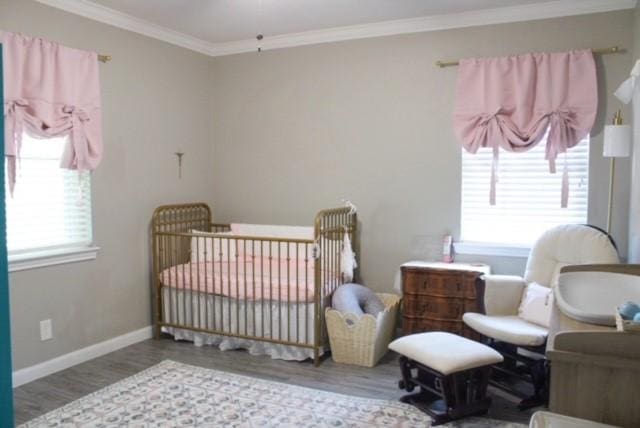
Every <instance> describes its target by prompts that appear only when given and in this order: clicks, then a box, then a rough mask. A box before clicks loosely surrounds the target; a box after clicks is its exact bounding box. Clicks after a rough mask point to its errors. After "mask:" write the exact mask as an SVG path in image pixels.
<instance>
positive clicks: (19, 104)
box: [4, 99, 29, 196]
mask: <svg viewBox="0 0 640 428" xmlns="http://www.w3.org/2000/svg"><path fill="white" fill-rule="evenodd" d="M28 106H29V102H28V101H27V100H24V99H15V100H9V101H6V102H5V103H4V117H5V136H4V151H5V157H6V158H7V178H8V181H9V194H11V195H12V196H13V190H14V188H15V184H16V170H17V168H16V165H17V162H18V161H19V157H20V150H21V148H22V133H23V131H24V117H25V110H26V108H27V107H28Z"/></svg>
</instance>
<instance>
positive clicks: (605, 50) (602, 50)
mask: <svg viewBox="0 0 640 428" xmlns="http://www.w3.org/2000/svg"><path fill="white" fill-rule="evenodd" d="M623 51H624V49H621V48H620V47H619V46H613V47H610V48H600V49H591V52H593V53H594V54H603V55H604V54H612V53H620V52H623ZM459 64H460V62H459V61H436V66H438V67H440V68H444V67H454V66H456V65H459Z"/></svg>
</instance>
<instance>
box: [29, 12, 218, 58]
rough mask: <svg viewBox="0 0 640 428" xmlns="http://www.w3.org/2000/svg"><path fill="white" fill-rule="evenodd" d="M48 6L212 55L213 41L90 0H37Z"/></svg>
mask: <svg viewBox="0 0 640 428" xmlns="http://www.w3.org/2000/svg"><path fill="white" fill-rule="evenodd" d="M36 1H37V2H38V3H42V4H44V5H47V6H51V7H55V8H56V9H61V10H64V11H65V12H69V13H73V14H74V15H79V16H83V17H85V18H89V19H92V20H94V21H98V22H102V23H103V24H108V25H111V26H114V27H118V28H122V29H123V30H128V31H131V32H134V33H138V34H142V35H144V36H147V37H151V38H153V39H157V40H162V41H163V42H167V43H170V44H172V45H176V46H180V47H183V48H186V49H190V50H192V51H196V52H200V53H202V54H205V55H210V53H211V49H212V46H213V43H209V42H207V41H205V40H201V39H198V38H196V37H192V36H189V35H187V34H184V33H180V32H178V31H174V30H171V29H169V28H166V27H163V26H161V25H157V24H154V23H152V22H149V21H145V20H144V19H140V18H136V17H135V16H131V15H129V14H126V13H123V12H119V11H117V10H115V9H111V8H108V7H105V6H102V5H100V4H97V3H94V2H92V1H89V0H36Z"/></svg>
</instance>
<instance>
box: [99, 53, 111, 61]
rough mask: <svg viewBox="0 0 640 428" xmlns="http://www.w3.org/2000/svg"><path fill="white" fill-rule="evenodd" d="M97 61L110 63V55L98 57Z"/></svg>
mask: <svg viewBox="0 0 640 428" xmlns="http://www.w3.org/2000/svg"><path fill="white" fill-rule="evenodd" d="M98 61H100V62H109V61H111V55H98Z"/></svg>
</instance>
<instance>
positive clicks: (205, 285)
mask: <svg viewBox="0 0 640 428" xmlns="http://www.w3.org/2000/svg"><path fill="white" fill-rule="evenodd" d="M160 281H161V282H162V284H163V285H165V286H168V287H172V288H176V289H181V290H182V289H186V290H187V291H201V292H206V293H211V294H217V295H222V296H227V297H232V298H234V299H249V300H278V301H282V302H288V303H306V302H312V301H313V300H314V284H315V281H314V263H313V261H305V260H303V259H293V258H292V259H289V260H287V259H278V258H271V259H270V258H269V257H258V256H256V257H251V256H248V257H245V256H239V257H238V258H237V262H236V261H219V260H216V261H215V262H210V261H209V262H199V263H195V262H194V263H185V264H181V265H177V266H172V267H170V268H168V269H165V270H164V271H162V273H161V274H160Z"/></svg>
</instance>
